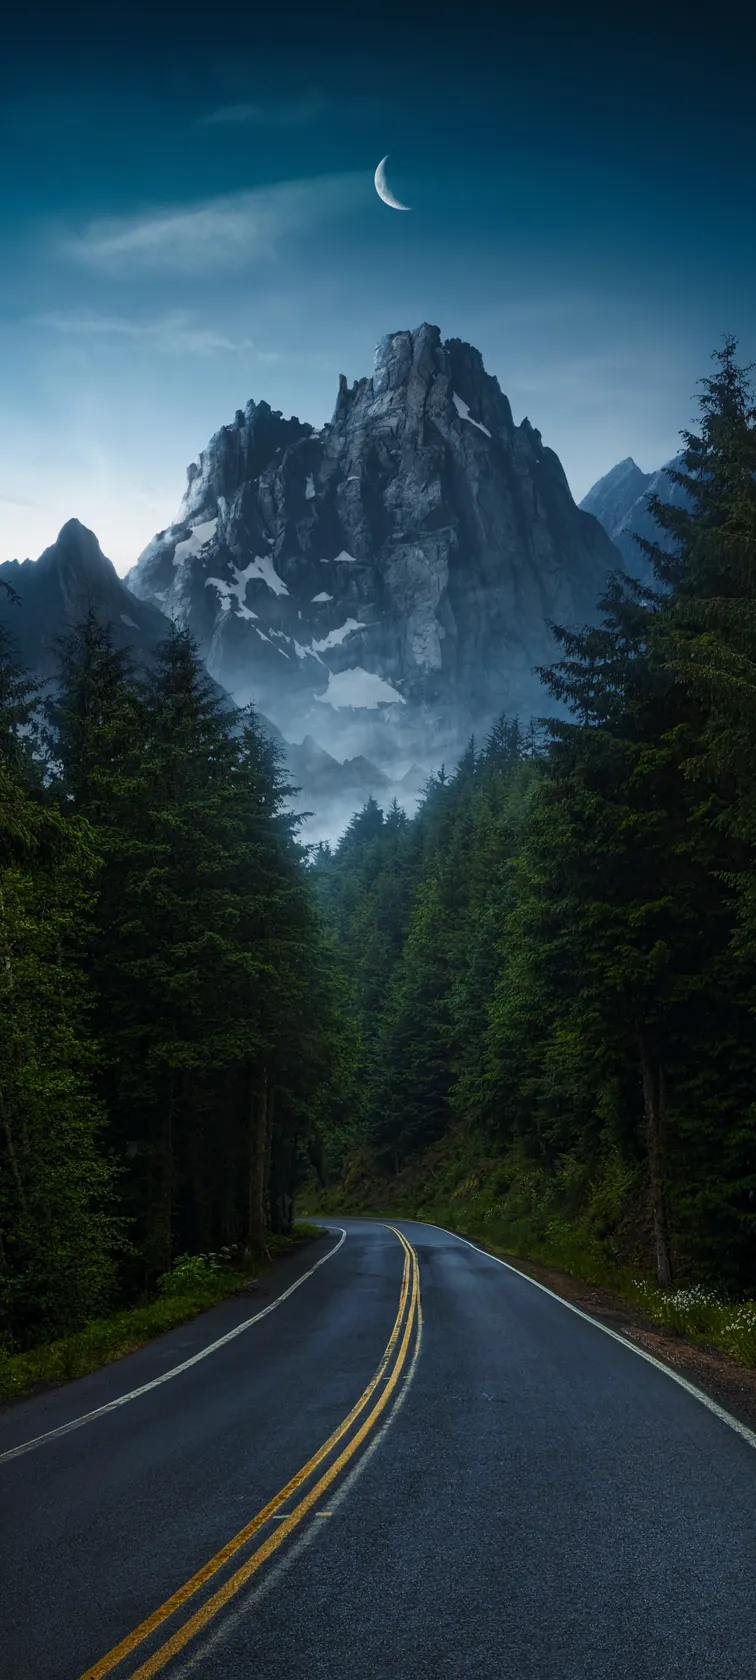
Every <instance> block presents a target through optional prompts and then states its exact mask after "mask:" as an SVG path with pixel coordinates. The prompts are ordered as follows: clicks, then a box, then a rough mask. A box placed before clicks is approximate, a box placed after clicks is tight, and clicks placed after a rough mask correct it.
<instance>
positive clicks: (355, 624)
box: [312, 618, 365, 653]
mask: <svg viewBox="0 0 756 1680" xmlns="http://www.w3.org/2000/svg"><path fill="white" fill-rule="evenodd" d="M364 629H365V625H364V624H363V623H362V621H361V620H360V619H359V618H348V619H347V621H346V624H342V625H340V626H339V628H338V630H329V632H328V635H327V636H324V637H323V640H322V642H313V644H312V648H313V652H314V653H325V650H326V648H332V647H340V646H341V643H342V642H343V641H345V640H346V638H347V636H351V634H352V631H353V630H364Z"/></svg>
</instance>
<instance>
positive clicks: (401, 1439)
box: [0, 1220, 756, 1680]
mask: <svg viewBox="0 0 756 1680" xmlns="http://www.w3.org/2000/svg"><path fill="white" fill-rule="evenodd" d="M343 1228H344V1229H345V1230H346V1233H347V1234H346V1238H345V1240H343V1241H341V1243H340V1246H338V1247H337V1244H338V1243H339V1241H340V1231H338V1232H336V1231H335V1232H334V1233H333V1234H332V1235H330V1236H329V1237H328V1238H325V1239H321V1241H320V1242H319V1243H318V1244H316V1245H314V1247H313V1248H311V1249H308V1250H307V1251H306V1253H304V1254H300V1255H299V1256H297V1257H296V1258H295V1259H292V1260H287V1261H286V1262H284V1264H283V1265H282V1266H281V1268H280V1270H279V1271H277V1272H276V1273H275V1276H274V1278H273V1279H270V1278H269V1279H267V1280H266V1287H267V1288H269V1290H270V1294H269V1296H267V1297H263V1296H250V1297H249V1298H248V1300H246V1301H244V1302H240V1301H234V1302H229V1303H226V1304H225V1305H223V1306H221V1307H219V1308H216V1309H214V1311H213V1312H211V1313H207V1314H204V1315H203V1317H202V1318H201V1319H197V1320H195V1321H194V1322H193V1323H192V1324H191V1325H188V1326H183V1327H182V1328H181V1329H179V1330H176V1331H173V1332H171V1334H170V1335H168V1336H164V1337H162V1338H161V1339H160V1340H159V1341H157V1342H154V1343H152V1344H151V1345H150V1347H148V1348H145V1349H142V1350H141V1352H139V1353H137V1354H133V1355H131V1356H130V1357H129V1358H128V1359H125V1360H122V1361H120V1362H119V1364H118V1365H117V1366H111V1367H110V1368H109V1369H108V1370H106V1371H102V1372H99V1373H97V1374H95V1375H94V1376H91V1377H87V1378H85V1379H83V1380H82V1381H80V1382H76V1383H72V1384H70V1385H69V1386H67V1387H66V1388H65V1389H61V1390H58V1391H56V1392H54V1393H51V1394H49V1395H47V1396H41V1397H38V1398H35V1399H33V1400H30V1401H28V1402H26V1403H24V1404H23V1405H19V1406H15V1407H12V1408H10V1409H9V1410H8V1411H6V1412H5V1413H4V1414H2V1415H0V1528H1V1536H0V1579H1V1580H2V1595H1V1598H0V1674H1V1675H2V1680H80V1677H82V1676H84V1675H86V1676H88V1680H104V1677H105V1676H106V1675H110V1674H113V1675H114V1676H115V1680H127V1677H128V1680H135V1677H137V1676H138V1677H139V1680H149V1677H150V1676H151V1675H153V1674H160V1675H165V1676H166V1680H179V1676H180V1677H182V1680H183V1677H187V1680H188V1677H189V1676H190V1675H191V1676H194V1677H197V1680H253V1677H254V1680H320V1677H323V1680H426V1677H427V1680H457V1677H463V1676H475V1677H476V1680H477V1677H480V1680H615V1677H618V1680H619V1677H622V1680H672V1677H675V1680H730V1677H731V1676H732V1677H733V1680H734V1677H735V1676H737V1677H738V1680H752V1677H753V1680H756V1438H750V1439H749V1438H747V1437H746V1435H743V1434H739V1433H737V1431H736V1430H735V1429H731V1428H730V1427H728V1425H727V1424H726V1423H725V1422H724V1421H723V1420H722V1419H721V1418H720V1417H718V1416H716V1415H714V1414H713V1413H712V1412H711V1411H710V1410H709V1409H707V1407H706V1406H705V1405H703V1404H702V1403H701V1402H700V1401H699V1400H697V1399H696V1398H695V1397H694V1396H693V1395H692V1394H690V1393H688V1392H686V1390H685V1389H684V1388H681V1387H680V1386H679V1385H678V1384H677V1383H675V1382H674V1381H673V1380H672V1379H671V1378H670V1377H669V1376H667V1375H666V1374H665V1373H664V1372H663V1371H662V1370H660V1369H658V1368H657V1367H656V1366H654V1365H653V1364H651V1363H649V1362H648V1361H646V1360H644V1359H642V1358H640V1357H639V1356H638V1355H637V1354H635V1353H634V1352H632V1351H631V1350H630V1349H629V1348H628V1347H627V1346H625V1345H624V1344H623V1343H621V1342H620V1341H618V1340H616V1339H614V1338H612V1336H610V1335H608V1334H606V1333H605V1332H604V1331H603V1330H602V1329H600V1328H599V1327H598V1326H597V1325H595V1324H594V1323H592V1322H589V1321H587V1320H586V1319H585V1318H583V1317H581V1316H579V1315H578V1314H577V1313H575V1312H572V1311H570V1310H569V1308H568V1307H566V1306H565V1305H564V1304H563V1303H561V1302H559V1301H557V1300H556V1299H555V1298H554V1297H552V1296H550V1295H549V1294H548V1293H547V1292H544V1291H543V1290H541V1289H539V1288H537V1287H536V1286H535V1285H534V1284H533V1283H531V1282H530V1281H529V1280H527V1279H525V1278H524V1277H521V1276H520V1275H518V1274H516V1273H513V1272H512V1271H510V1270H508V1269H506V1268H504V1267H502V1266H500V1265H498V1264H497V1263H496V1262H495V1261H493V1260H492V1259H491V1258H490V1257H489V1256H486V1255H484V1254H483V1253H482V1252H480V1251H479V1250H477V1249H476V1248H474V1247H472V1246H468V1245H466V1244H464V1243H463V1242H461V1241H459V1240H458V1239H457V1238H455V1237H453V1236H452V1235H450V1234H448V1233H446V1232H443V1231H440V1230H438V1229H436V1228H435V1227H431V1226H425V1225H419V1224H413V1223H411V1222H409V1221H400V1222H398V1226H397V1229H398V1231H400V1232H401V1233H403V1236H404V1239H405V1241H404V1242H403V1241H402V1240H401V1239H400V1236H398V1235H397V1234H396V1232H395V1231H394V1230H392V1229H390V1228H389V1227H387V1226H386V1225H384V1224H381V1223H377V1222H371V1221H363V1220H344V1221H343ZM326 1256H328V1258H326ZM321 1259H322V1260H323V1264H321V1265H318V1266H317V1267H316V1269H315V1270H314V1271H312V1272H311V1275H308V1276H305V1274H306V1273H310V1271H311V1268H312V1267H313V1266H314V1265H315V1262H316V1261H318V1260H321ZM298 1279H302V1280H303V1281H301V1282H300V1283H299V1284H298V1287H296V1288H294V1289H293V1291H292V1292H291V1293H290V1294H288V1295H287V1296H286V1298H285V1299H283V1300H281V1302H280V1304H279V1305H276V1306H274V1305H273V1303H274V1302H275V1300H276V1299H277V1297H279V1296H280V1295H281V1294H282V1293H283V1291H284V1290H286V1289H289V1288H290V1287H291V1285H292V1284H296V1283H297V1280H298ZM265 1307H268V1308H271V1307H272V1309H273V1310H270V1311H268V1312H266V1313H265V1316H264V1317H260V1318H259V1319H258V1320H257V1322H255V1323H252V1324H250V1325H248V1326H247V1328H245V1329H244V1330H243V1331H241V1333H240V1334H237V1335H234V1336H232V1337H231V1338H230V1339H228V1340H225V1341H224V1342H223V1343H222V1345H221V1346H219V1347H215V1348H214V1351H212V1352H209V1353H207V1356H206V1357H201V1358H199V1359H196V1358H195V1356H196V1355H197V1354H201V1353H202V1351H203V1350H204V1349H205V1348H208V1347H210V1346H211V1344H214V1343H215V1342H217V1341H218V1340H219V1339H220V1338H223V1337H224V1336H228V1333H229V1332H230V1331H232V1330H235V1329H236V1328H237V1327H238V1326H239V1325H241V1324H242V1322H243V1321H244V1320H246V1319H249V1317H250V1316H252V1315H257V1314H259V1313H261V1312H262V1311H263V1309H264V1308H265ZM188 1359H189V1360H191V1359H195V1362H194V1363H193V1364H190V1365H189V1366H188V1367H187V1368H186V1369H184V1370H183V1371H180V1372H179V1373H178V1374H176V1375H175V1376H171V1377H170V1378H169V1380H167V1381H161V1382H157V1384H156V1379H157V1378H160V1377H164V1376H165V1375H166V1373H167V1372H169V1371H171V1370H173V1369H174V1368H175V1367H176V1366H177V1365H179V1364H182V1363H184V1362H185V1361H187V1360H188ZM146 1385H152V1386H146ZM135 1389H143V1390H144V1391H143V1392H141V1393H137V1394H136V1395H134V1397H133V1398H131V1399H129V1400H127V1401H126V1402H125V1403H124V1404H119V1405H115V1406H114V1405H113V1402H114V1401H118V1400H120V1399H121V1398H122V1397H123V1396H124V1395H126V1394H131V1393H133V1391H134V1390H135ZM103 1407H106V1408H109V1409H107V1410H105V1411H101V1410H100V1408H103ZM92 1411H97V1412H98V1413H99V1415H97V1416H95V1417H92V1418H90V1419H89V1421H87V1422H85V1423H83V1424H81V1425H80V1426H77V1427H75V1428H73V1429H70V1428H67V1427H66V1426H68V1425H70V1424H71V1423H72V1422H73V1423H75V1422H76V1420H77V1419H78V1418H80V1417H81V1416H82V1415H85V1414H87V1413H89V1412H92ZM53 1431H62V1432H61V1433H51V1432H53ZM37 1437H42V1439H41V1440H39V1442H38V1444H36V1445H34V1446H32V1447H31V1448H29V1449H28V1450H24V1451H22V1452H20V1453H17V1452H16V1449H18V1448H19V1447H23V1446H24V1445H25V1444H26V1443H28V1442H30V1441H35V1440H36V1438H37ZM9 1455H11V1456H9ZM219 1554H220V1556H219ZM145 1624H146V1626H145Z"/></svg>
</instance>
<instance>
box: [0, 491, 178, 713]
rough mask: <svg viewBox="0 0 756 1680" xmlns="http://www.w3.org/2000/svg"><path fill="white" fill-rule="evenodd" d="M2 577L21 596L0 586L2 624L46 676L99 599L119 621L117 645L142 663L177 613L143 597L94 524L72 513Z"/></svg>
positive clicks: (28, 664)
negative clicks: (170, 614) (39, 548)
mask: <svg viewBox="0 0 756 1680" xmlns="http://www.w3.org/2000/svg"><path fill="white" fill-rule="evenodd" d="M0 578H2V579H3V580H4V581H5V582H6V583H8V584H10V587H11V589H12V590H13V591H14V593H15V594H16V595H17V596H18V598H19V599H18V604H17V605H12V604H11V603H10V601H9V599H8V597H7V595H6V593H5V591H4V590H3V591H0V624H2V625H3V626H4V627H5V629H6V630H7V631H8V633H9V634H10V636H11V638H12V640H13V643H14V646H15V648H16V649H17V653H18V659H19V663H20V664H21V665H23V666H24V667H25V669H27V670H30V671H33V673H34V675H35V676H37V677H39V678H41V679H42V680H43V681H45V680H47V679H49V678H50V677H52V676H54V674H55V671H56V668H57V643H58V640H59V638H60V637H61V636H63V635H65V634H66V631H67V630H70V629H71V628H72V626H73V625H74V624H76V623H77V622H78V620H79V619H80V618H82V616H83V615H84V613H85V612H86V611H87V609H88V607H90V606H94V607H95V608H96V609H97V611H98V613H99V614H100V616H101V617H102V618H103V619H105V620H106V621H107V622H108V623H109V624H110V625H111V628H112V634H113V640H114V642H115V645H116V647H119V648H129V649H130V650H131V651H132V653H133V654H134V655H135V657H136V658H137V660H138V661H139V662H140V663H145V662H148V661H149V658H150V656H151V654H152V652H153V650H154V649H155V648H156V647H157V644H158V642H161V641H162V640H163V638H164V637H165V636H167V635H168V633H169V631H170V620H169V619H167V618H166V617H165V614H164V613H162V612H160V611H159V609H158V608H157V607H156V606H155V605H154V603H153V602H151V601H139V600H137V599H136V598H135V596H134V595H133V594H132V593H131V592H130V590H128V589H127V587H126V584H125V583H124V581H123V579H122V578H119V576H118V573H117V572H116V569H115V566H114V565H113V563H112V561H110V560H108V559H106V557H105V555H104V554H103V552H102V549H101V548H100V544H99V542H98V541H97V538H96V536H95V534H94V532H93V531H89V530H88V529H87V527H86V525H82V524H80V522H79V520H78V519H69V520H68V522H67V524H65V525H64V526H63V528H62V530H61V531H60V532H59V534H58V537H57V540H56V541H55V542H54V543H52V544H51V545H50V547H49V548H46V549H45V551H44V554H41V555H40V557H39V559H38V560H6V561H4V562H3V563H2V564H0Z"/></svg>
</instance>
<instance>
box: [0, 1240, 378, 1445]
mask: <svg viewBox="0 0 756 1680" xmlns="http://www.w3.org/2000/svg"><path fill="white" fill-rule="evenodd" d="M329 1229H330V1230H336V1231H340V1232H341V1236H340V1238H339V1241H338V1242H337V1244H336V1247H335V1248H331V1249H329V1251H328V1253H327V1254H323V1255H321V1257H320V1259H319V1260H316V1261H315V1265H314V1266H311V1267H310V1270H309V1272H304V1273H303V1275H302V1277H301V1278H297V1280H296V1282H295V1283H291V1284H290V1285H289V1287H288V1289H285V1290H284V1292H283V1294H282V1295H279V1296H278V1298H277V1299H276V1300H275V1301H271V1302H270V1304H269V1306H267V1307H263V1308H262V1311H261V1312H259V1313H255V1315H254V1318H245V1320H244V1323H243V1324H237V1325H236V1328H235V1329H234V1330H228V1331H227V1332H226V1335H225V1336H219V1337H218V1340H217V1342H209V1343H208V1346H207V1347H205V1348H200V1351H199V1353H193V1354H192V1356H191V1359H184V1360H183V1361H182V1363H181V1364H180V1365H174V1366H172V1368H171V1370H170V1371H163V1372H162V1373H161V1375H160V1376H159V1377H153V1379H152V1381H151V1382H148V1383H142V1385H141V1388H132V1389H131V1390H130V1392H129V1393H128V1394H121V1395H119V1396H118V1399H117V1400H109V1401H108V1403H107V1405H106V1406H98V1407H97V1408H96V1410H95V1411H93V1412H83V1413H82V1415H81V1417H77V1418H72V1419H71V1422H70V1423H62V1424H61V1425H60V1428H59V1429H48V1430H46V1432H45V1434H44V1435H35V1436H34V1438H33V1440H31V1441H22V1442H21V1443H20V1445H19V1446H17V1447H10V1448H9V1449H8V1451H7V1452H4V1453H0V1464H5V1463H7V1461H8V1459H11V1458H21V1456H22V1454H23V1453H28V1452H32V1451H33V1449H34V1448H35V1447H41V1446H42V1443H43V1442H44V1441H56V1440H57V1439H58V1437H59V1436H60V1435H70V1434H71V1431H72V1430H74V1429H81V1428H82V1427H83V1425H84V1424H85V1423H92V1422H93V1420H94V1418H98V1417H104V1416H105V1414H106V1412H115V1411H117V1409H118V1407H119V1406H125V1405H126V1404H127V1402H128V1401H129V1400H138V1398H139V1396H140V1394H149V1392H150V1389H153V1388H159V1387H160V1385H161V1383H166V1382H170V1380H171V1378H172V1377H178V1376H180V1374H181V1372H182V1371H188V1370H189V1368H190V1366H192V1365H198V1364H199V1361H200V1359H207V1356H208V1354H209V1353H216V1352H217V1350H218V1348H222V1347H225V1345H226V1343H227V1342H232V1341H233V1340H234V1337H235V1336H241V1334H242V1332H243V1331H244V1330H249V1328H250V1325H252V1324H259V1322H260V1319H261V1318H267V1315H268V1313H272V1312H275V1309H276V1307H280V1305H281V1302H282V1301H286V1300H287V1299H288V1297H289V1295H293V1294H294V1290H295V1289H299V1286H300V1284H302V1283H306V1282H307V1279H308V1278H311V1277H312V1275H313V1272H316V1271H317V1269H318V1267H319V1266H324V1265H325V1263H326V1260H332V1259H333V1256H334V1254H338V1251H339V1249H340V1248H341V1245H342V1243H343V1242H344V1241H345V1240H346V1231H345V1230H344V1227H343V1225H336V1226H330V1227H329ZM219 1304H220V1303H219ZM103 1369H104V1367H103Z"/></svg>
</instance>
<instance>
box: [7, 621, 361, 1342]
mask: <svg viewBox="0 0 756 1680" xmlns="http://www.w3.org/2000/svg"><path fill="white" fill-rule="evenodd" d="M286 794H287V784H286V781H285V778H284V776H283V774H282V772H281V768H280V764H279V759H278V754H277V751H276V749H275V748H274V747H273V746H272V745H271V743H270V741H269V738H268V736H267V735H266V734H265V733H264V731H263V730H262V729H261V728H259V727H258V725H257V722H256V719H255V717H254V714H253V713H252V712H251V711H247V712H241V713H240V712H232V711H229V710H228V709H227V706H225V705H224V704H223V703H222V701H221V700H220V699H219V698H218V696H217V693H216V691H215V690H214V688H213V685H212V684H211V683H210V680H209V678H208V677H207V674H206V672H205V670H204V667H203V666H202V665H201V663H200V661H199V659H198V657H197V653H196V650H195V648H194V646H193V644H192V643H191V640H190V639H189V638H188V637H187V636H185V635H183V634H181V633H179V632H176V633H175V634H173V635H171V636H170V637H169V639H168V640H167V641H166V642H165V643H164V644H163V645H162V646H161V647H160V648H159V649H158V651H157V655H156V660H155V664H154V666H153V668H152V670H151V671H150V672H148V673H147V672H141V671H136V670H135V669H133V668H132V666H131V665H130V663H129V659H128V657H127V656H126V655H125V654H124V653H122V652H120V651H119V650H117V649H116V648H115V647H114V645H113V642H112V640H111V636H110V633H109V631H108V629H107V628H104V627H103V626H102V625H101V624H100V623H99V622H98V621H97V619H96V617H95V615H94V614H93V613H91V612H90V613H89V614H88V615H87V616H86V617H85V619H84V621H83V622H82V623H81V624H79V625H78V626H77V627H76V628H75V629H74V630H73V631H72V633H71V635H70V636H69V637H68V639H67V640H66V641H65V642H64V643H63V644H62V645H61V648H60V674H59V682H58V684H57V686H56V688H55V692H54V693H52V694H49V695H47V696H45V695H41V694H40V693H39V691H38V689H37V688H36V687H35V685H34V684H33V683H32V682H31V681H30V680H29V679H28V678H27V677H26V676H25V674H24V673H23V672H22V671H20V670H19V669H18V668H17V666H16V665H15V663H14V659H13V650H12V647H11V646H10V645H8V644H7V643H3V644H0V1349H1V1350H2V1351H3V1353H4V1355H6V1356H7V1357H10V1358H12V1357H13V1356H15V1355H23V1354H25V1353H27V1352H29V1351H30V1350H33V1349H34V1348H36V1347H38V1346H40V1345H44V1346H47V1345H48V1344H50V1343H51V1342H62V1343H64V1344H65V1350H64V1351H61V1353H60V1357H61V1358H62V1359H65V1360H67V1361H68V1363H69V1366H71V1362H72V1361H73V1362H74V1363H75V1361H76V1360H77V1359H78V1357H79V1351H81V1347H82V1345H83V1344H80V1343H73V1344H71V1343H70V1338H71V1337H76V1336H79V1335H80V1334H84V1333H85V1327H87V1326H89V1325H91V1324H92V1323H95V1324H96V1325H97V1326H99V1328H97V1330H96V1331H92V1332H91V1336H90V1341H91V1337H94V1340H95V1341H96V1340H97V1338H98V1337H100V1338H103V1337H104V1343H103V1345H106V1346H107V1345H109V1336H110V1332H109V1331H108V1330H107V1328H105V1329H103V1328H102V1325H103V1322H104V1321H105V1320H108V1319H109V1317H110V1315H111V1314H112V1313H114V1312H115V1313H122V1312H124V1311H125V1312H127V1313H128V1311H130V1310H131V1309H132V1308H134V1309H137V1310H138V1312H146V1314H147V1318H146V1319H145V1321H144V1322H145V1324H146V1323H147V1321H148V1320H149V1321H150V1322H152V1321H154V1322H156V1323H157V1322H158V1321H160V1322H161V1323H162V1322H166V1323H167V1322H168V1321H169V1320H170V1319H171V1312H172V1311H174V1310H175V1311H179V1306H180V1304H179V1303H177V1304H176V1306H175V1309H170V1308H169V1307H168V1306H166V1304H165V1299H163V1301H162V1304H161V1305H155V1304H154V1303H153V1305H152V1306H150V1307H149V1308H144V1309H143V1308H142V1306H141V1305H139V1306H138V1308H137V1304H138V1303H142V1302H143V1300H144V1298H145V1295H147V1296H148V1297H150V1296H152V1295H153V1294H154V1292H155V1289H156V1287H157V1282H158V1279H159V1278H160V1277H162V1276H163V1275H164V1274H166V1273H170V1272H171V1268H172V1267H173V1265H174V1263H175V1261H176V1257H177V1255H182V1254H198V1253H199V1254H203V1253H204V1254H207V1253H208V1252H215V1253H218V1252H220V1251H221V1250H222V1249H223V1248H224V1247H225V1248H230V1247H231V1246H232V1245H234V1244H236V1245H240V1246H241V1247H246V1248H247V1249H248V1250H249V1252H250V1255H251V1256H252V1258H253V1260H259V1259H261V1258H264V1256H265V1252H266V1249H267V1248H269V1234H270V1233H272V1234H274V1235H286V1234H287V1233H288V1232H289V1231H290V1229H291V1219H292V1208H293V1191H294V1187H295V1182H296V1178H297V1173H298V1171H299V1158H300V1155H304V1156H305V1158H306V1157H307V1153H308V1150H309V1148H310V1146H311V1143H312V1139H313V1138H314V1136H315V1135H316V1133H317V1131H318V1128H319V1126H320V1124H321V1121H322V1117H323V1114H324V1112H325V1111H326V1109H327V1110H328V1111H329V1112H333V1113H334V1114H338V1113H339V1112H340V1107H341V1105H342V1104H343V1103H344V1102H345V1101H348V1100H349V1081H350V1077H351V1073H350V1057H349V1054H348V1050H349V1044H350V1035H351V1034H352V1029H351V1027H350V1024H349V1020H348V1015H347V1012H346V1011H345V1010H344V1009H343V1007H342V1004H341V999H340V992H341V988H342V981H341V977H340V975H339V973H338V970H337V967H336V964H335V962H334V960H333V957H332V953H331V952H330V950H329V948H328V944H327V941H326V940H325V938H324V936H323V931H322V926H321V920H320V917H319V915H318V912H317V908H316V905H315V902H314V894H313V890H312V882H311V877H310V873H309V872H308V870H307V866H306V855H305V853H304V852H303V850H302V848H301V847H300V846H299V845H298V843H297V840H296V831H297V823H296V819H295V818H292V817H291V816H289V815H288V814H287V813H286V810H285V799H286ZM207 1287H208V1288H209V1289H210V1295H209V1297H208V1298H209V1299H215V1298H216V1294H217V1288H218V1287H220V1282H219V1281H218V1280H216V1282H215V1283H212V1284H210V1283H208V1285H207ZM206 1297H207V1289H206V1290H205V1296H203V1299H205V1298H206ZM181 1310H182V1311H183V1308H181ZM161 1314H162V1315H163V1317H162V1319H161V1317H160V1315H161ZM172 1321H173V1322H176V1321H177V1320H176V1319H175V1316H174V1318H173V1320H172ZM124 1322H125V1321H124ZM134 1322H135V1323H136V1321H134ZM129 1324H131V1320H129ZM113 1333H114V1334H116V1331H115V1330H114V1332H113ZM117 1333H118V1334H120V1332H117ZM86 1334H87V1335H90V1332H89V1331H86ZM128 1334H130V1330H129V1331H128ZM77 1349H78V1350H79V1351H77ZM45 1357H47V1356H45ZM82 1357H85V1356H84V1355H83V1354H82ZM86 1357H87V1358H88V1357H89V1355H86ZM77 1368H79V1367H77Z"/></svg>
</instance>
